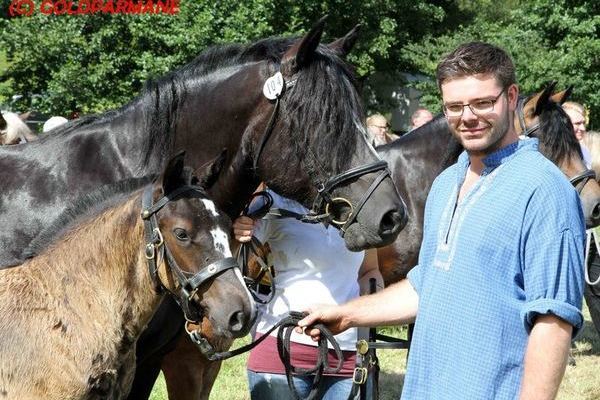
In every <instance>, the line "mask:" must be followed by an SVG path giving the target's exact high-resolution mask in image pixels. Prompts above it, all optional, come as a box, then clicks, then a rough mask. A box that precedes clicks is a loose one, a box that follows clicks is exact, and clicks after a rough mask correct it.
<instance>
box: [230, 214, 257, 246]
mask: <svg viewBox="0 0 600 400" xmlns="http://www.w3.org/2000/svg"><path fill="white" fill-rule="evenodd" d="M253 230H254V220H253V219H252V218H250V217H246V216H241V217H238V218H236V220H235V221H233V234H234V235H235V238H236V240H237V241H238V242H242V243H244V242H249V241H250V239H251V238H252V231H253Z"/></svg>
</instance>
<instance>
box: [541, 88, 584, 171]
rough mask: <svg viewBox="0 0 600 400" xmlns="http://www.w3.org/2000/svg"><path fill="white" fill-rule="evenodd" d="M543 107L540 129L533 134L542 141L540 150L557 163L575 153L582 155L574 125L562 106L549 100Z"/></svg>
mask: <svg viewBox="0 0 600 400" xmlns="http://www.w3.org/2000/svg"><path fill="white" fill-rule="evenodd" d="M542 107H543V108H542V111H541V113H540V115H539V122H540V129H539V130H538V132H536V133H534V134H533V136H534V137H537V138H538V139H539V141H540V145H539V147H540V151H541V152H542V153H543V154H544V155H545V156H546V157H547V158H549V159H550V160H551V161H552V162H553V163H555V164H556V165H558V164H559V162H560V161H561V160H567V159H568V158H569V157H570V156H571V155H573V154H578V155H579V157H582V154H581V146H580V145H579V142H578V141H577V138H576V137H575V133H574V132H573V125H572V124H571V120H570V119H569V116H568V115H567V113H566V112H565V111H564V110H563V108H562V106H561V105H560V104H559V103H556V102H554V101H552V100H548V101H546V103H545V104H544V105H543V106H542ZM542 132H543V133H542Z"/></svg>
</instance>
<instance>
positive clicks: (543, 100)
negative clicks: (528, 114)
mask: <svg viewBox="0 0 600 400" xmlns="http://www.w3.org/2000/svg"><path fill="white" fill-rule="evenodd" d="M555 86H556V81H553V82H550V84H549V85H548V86H546V88H545V89H544V90H543V91H542V93H541V94H539V95H537V96H536V97H538V99H537V102H536V104H535V111H534V115H540V114H541V113H542V111H543V110H544V109H545V107H546V105H547V104H548V102H549V101H550V96H552V92H554V87H555Z"/></svg>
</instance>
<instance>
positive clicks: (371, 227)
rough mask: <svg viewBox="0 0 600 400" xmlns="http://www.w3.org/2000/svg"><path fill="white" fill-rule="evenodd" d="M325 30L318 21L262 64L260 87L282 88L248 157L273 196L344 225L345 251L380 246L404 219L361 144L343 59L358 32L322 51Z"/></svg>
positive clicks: (388, 183)
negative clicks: (276, 83) (271, 83)
mask: <svg viewBox="0 0 600 400" xmlns="http://www.w3.org/2000/svg"><path fill="white" fill-rule="evenodd" d="M323 25H324V21H323V20H321V21H320V22H319V23H318V24H317V25H316V26H315V27H313V28H312V30H311V31H310V32H308V33H307V34H306V35H305V36H304V37H303V38H300V39H297V40H291V41H289V44H288V45H287V46H285V50H284V53H283V55H282V56H281V58H280V59H278V60H275V61H271V62H267V63H264V66H263V68H262V70H261V74H262V76H263V81H266V80H267V79H268V78H269V77H270V76H274V75H275V74H278V73H281V75H282V78H283V86H282V90H281V94H280V95H279V97H278V99H271V100H269V99H267V98H263V99H262V107H261V108H262V109H263V110H264V111H263V115H264V116H266V118H265V117H263V118H264V121H265V122H266V121H267V120H268V119H269V118H274V120H273V122H272V127H269V125H268V124H267V123H264V124H261V125H260V128H259V129H256V131H255V132H254V135H253V145H252V154H253V157H254V160H255V164H256V165H257V169H258V172H259V173H260V176H261V178H262V179H263V180H264V181H266V182H267V184H268V185H269V186H270V187H271V188H272V189H274V190H275V191H276V192H278V193H280V194H282V195H284V196H287V197H291V198H294V199H297V200H299V201H300V202H302V203H303V204H305V205H306V206H307V207H308V208H310V207H311V206H312V207H313V211H314V212H315V213H324V212H326V211H327V212H328V213H329V214H330V216H329V218H330V221H334V223H335V221H338V222H342V223H339V224H337V226H338V227H340V228H342V232H343V234H344V239H345V240H346V245H347V247H348V248H349V249H351V250H359V249H363V248H367V247H374V246H381V245H384V244H387V243H390V242H391V241H392V240H394V238H395V237H396V236H397V234H398V233H399V232H400V230H401V229H402V228H403V226H404V224H405V222H406V211H405V208H404V204H403V202H402V200H401V199H400V197H399V195H398V193H397V191H396V189H395V187H394V184H393V182H392V180H391V179H390V178H389V176H386V177H384V176H382V175H381V173H382V172H384V171H385V170H387V167H385V165H384V164H380V167H374V165H376V164H375V163H377V162H379V161H380V159H379V157H378V155H377V154H376V152H375V151H374V149H373V148H372V147H371V146H370V145H369V144H368V142H367V140H366V137H367V135H366V128H365V125H364V112H363V108H362V104H361V100H360V97H359V94H358V92H357V88H356V82H355V79H354V75H353V73H352V70H351V68H350V67H349V65H347V64H346V63H345V62H344V61H343V59H342V57H343V56H344V55H345V54H346V53H347V52H348V51H349V50H350V48H351V47H352V45H353V43H354V41H355V39H356V34H357V28H355V29H353V30H352V31H350V32H349V33H348V34H347V35H346V36H345V37H343V38H341V39H338V40H336V41H335V42H333V43H331V44H329V45H326V44H321V43H320V39H321V35H322V32H323ZM277 103H279V104H277ZM274 107H278V109H276V110H275V108H274ZM269 129H272V132H269ZM264 135H269V137H268V140H267V141H266V142H264V139H263V138H264ZM262 142H264V143H262ZM263 146H264V147H263ZM361 167H366V168H365V169H364V170H362V171H360V170H359V171H358V172H357V173H352V172H351V173H350V174H348V175H344V173H346V172H347V171H349V170H350V171H352V170H353V169H356V168H359V169H360V168H361ZM382 168H383V169H382ZM354 172H356V171H354ZM384 174H385V172H384ZM332 178H333V180H332ZM323 188H325V190H322V189H323ZM319 190H321V192H319ZM327 191H329V192H328V193H327ZM315 199H318V201H317V203H314V200H315ZM328 202H329V206H327V203H328ZM348 220H349V221H348ZM346 221H348V223H346V224H344V223H343V222H346Z"/></svg>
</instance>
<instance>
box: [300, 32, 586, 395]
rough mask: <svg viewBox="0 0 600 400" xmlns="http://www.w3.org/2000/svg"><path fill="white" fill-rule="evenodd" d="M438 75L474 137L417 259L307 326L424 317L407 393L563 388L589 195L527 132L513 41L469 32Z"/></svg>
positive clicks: (452, 119)
mask: <svg viewBox="0 0 600 400" xmlns="http://www.w3.org/2000/svg"><path fill="white" fill-rule="evenodd" d="M437 82H438V87H439V88H440V91H441V95H442V100H443V109H444V114H445V115H446V119H447V121H448V125H449V127H450V129H451V131H452V133H453V135H454V136H455V137H456V138H457V140H459V141H460V143H461V144H462V145H463V147H464V149H465V151H464V152H463V153H462V154H461V155H460V157H459V159H458V161H457V163H456V164H454V165H452V166H451V167H449V168H448V169H446V170H445V171H444V172H442V174H441V175H440V176H438V177H437V179H436V180H435V182H434V184H433V186H432V188H431V191H430V193H429V196H428V198H427V204H426V208H425V222H424V234H423V243H422V246H421V251H420V254H419V264H418V265H417V266H416V267H415V268H413V269H412V270H411V271H410V272H409V274H408V279H407V280H404V281H402V282H399V283H397V284H394V285H391V286H390V287H388V288H386V289H384V290H383V291H381V292H380V293H378V294H375V295H371V296H362V297H360V298H358V299H355V300H352V301H351V302H349V303H347V304H344V305H341V306H327V307H319V306H315V307H311V308H312V309H311V313H310V315H309V316H307V317H306V318H305V319H304V320H302V321H300V323H299V325H300V327H299V328H298V330H301V329H302V328H306V327H307V326H310V325H311V324H313V323H314V322H316V321H322V322H325V323H327V324H328V326H329V327H330V328H331V329H332V331H333V332H334V333H336V332H341V331H343V330H345V329H347V328H348V327H355V326H379V325H389V324H402V323H407V322H412V321H413V320H415V318H416V323H415V330H414V333H413V337H412V343H411V350H410V354H409V360H408V364H407V365H408V366H407V372H406V376H405V381H404V387H403V392H402V399H403V400H411V399H415V400H416V399H418V400H421V399H489V398H494V399H496V400H500V399H507V400H508V399H511V400H513V399H517V398H521V399H553V398H554V397H555V396H556V392H557V390H558V387H559V385H560V382H561V380H562V377H563V374H564V371H565V368H566V364H567V357H568V353H569V347H570V342H571V339H572V337H574V336H575V335H576V334H577V333H578V332H579V331H580V330H581V328H582V326H583V316H582V314H581V303H582V296H583V244H584V238H585V225H584V220H583V215H582V210H581V204H580V200H579V197H578V195H577V193H576V192H575V190H574V188H573V187H572V186H571V184H570V183H569V182H568V180H567V179H566V178H565V176H564V174H563V173H562V172H561V171H560V170H559V169H558V168H557V167H556V165H554V164H553V163H552V162H551V161H549V160H548V159H546V158H545V157H544V156H543V155H542V154H541V153H540V152H539V151H538V150H537V146H538V140H537V139H535V138H528V139H524V140H519V137H518V135H517V133H516V132H515V130H514V125H513V120H512V119H513V113H514V110H515V108H516V105H517V98H518V94H519V90H518V87H517V85H516V77H515V69H514V65H513V63H512V60H511V59H510V57H509V56H508V54H507V53H506V52H504V51H503V50H502V49H500V48H498V47H496V46H493V45H490V44H486V43H481V42H472V43H466V44H463V45H461V46H459V47H458V48H457V49H456V50H454V51H453V52H452V53H451V54H449V55H448V56H446V57H445V58H444V59H443V60H442V62H441V63H440V64H439V65H438V67H437ZM306 333H308V334H310V335H312V336H313V339H316V338H317V337H318V335H319V332H318V330H316V329H306Z"/></svg>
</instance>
